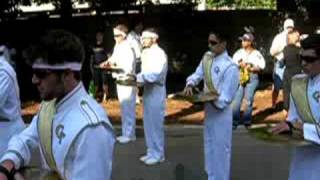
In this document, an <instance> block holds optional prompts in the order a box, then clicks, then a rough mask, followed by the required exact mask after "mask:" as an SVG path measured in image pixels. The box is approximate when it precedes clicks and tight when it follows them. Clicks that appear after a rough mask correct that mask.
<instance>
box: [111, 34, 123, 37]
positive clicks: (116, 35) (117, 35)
mask: <svg viewBox="0 0 320 180" xmlns="http://www.w3.org/2000/svg"><path fill="white" fill-rule="evenodd" d="M120 36H122V35H121V34H115V35H113V37H120Z"/></svg>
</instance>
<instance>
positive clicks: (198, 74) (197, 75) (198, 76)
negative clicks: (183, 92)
mask: <svg viewBox="0 0 320 180" xmlns="http://www.w3.org/2000/svg"><path fill="white" fill-rule="evenodd" d="M203 76H204V72H203V66H202V61H201V62H200V64H199V65H198V67H197V69H196V71H195V72H194V73H193V74H191V75H190V76H189V77H188V78H187V83H186V86H196V85H198V84H199V83H200V81H201V80H203Z"/></svg>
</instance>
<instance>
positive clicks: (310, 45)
mask: <svg viewBox="0 0 320 180" xmlns="http://www.w3.org/2000/svg"><path fill="white" fill-rule="evenodd" d="M301 46H302V48H303V49H314V50H315V51H316V54H317V56H318V57H320V34H310V35H309V36H308V37H307V38H306V39H304V40H303V41H301Z"/></svg>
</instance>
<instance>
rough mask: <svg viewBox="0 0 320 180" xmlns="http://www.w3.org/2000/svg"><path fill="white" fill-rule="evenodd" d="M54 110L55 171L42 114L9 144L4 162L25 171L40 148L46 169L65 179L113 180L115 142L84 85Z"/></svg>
mask: <svg viewBox="0 0 320 180" xmlns="http://www.w3.org/2000/svg"><path fill="white" fill-rule="evenodd" d="M41 108H42V106H41ZM55 108H56V113H55V114H54V116H53V119H52V132H51V133H52V136H51V137H52V138H51V141H52V144H51V145H52V146H51V153H52V157H53V161H54V163H55V167H56V169H52V168H49V167H50V166H49V163H48V162H49V161H48V156H46V155H45V154H44V151H46V150H45V148H44V144H43V143H41V142H42V141H41V138H42V137H41V136H40V135H39V134H40V133H41V128H39V121H40V118H39V116H40V115H39V113H38V114H37V115H36V116H35V117H34V118H33V120H32V122H31V124H30V125H29V126H28V127H27V128H26V129H25V130H24V131H23V132H22V133H20V134H19V135H16V136H14V137H13V138H12V139H11V140H10V142H9V145H8V150H7V151H6V153H5V154H4V156H3V157H2V158H1V162H3V161H5V160H12V161H13V162H14V164H15V168H16V169H18V168H20V167H23V166H25V165H27V164H29V163H30V160H31V154H32V151H33V149H35V148H37V147H38V148H39V149H40V153H41V157H42V158H41V159H42V162H43V166H44V168H47V169H50V170H54V171H56V172H57V173H58V174H59V175H60V177H61V178H62V179H67V180H88V179H92V180H110V178H111V170H112V157H113V147H114V143H115V138H114V133H113V128H112V125H111V123H110V122H109V119H108V117H107V114H106V112H105V110H104V109H103V108H102V107H101V106H100V105H99V104H98V103H97V102H96V101H95V100H94V99H92V97H90V96H89V95H88V94H87V92H86V90H85V89H84V87H83V85H82V83H81V82H80V83H79V84H78V85H77V86H76V87H75V88H74V89H73V90H72V91H71V92H69V93H68V94H67V95H66V96H65V97H64V98H63V99H61V100H60V101H59V102H57V103H56V104H55ZM40 112H41V110H40ZM48 141H49V140H48Z"/></svg>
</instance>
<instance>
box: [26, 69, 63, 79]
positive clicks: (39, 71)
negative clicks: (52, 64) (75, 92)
mask: <svg viewBox="0 0 320 180" xmlns="http://www.w3.org/2000/svg"><path fill="white" fill-rule="evenodd" d="M32 71H33V74H34V75H35V76H37V78H39V79H44V78H46V77H48V76H49V75H50V74H52V73H62V72H63V70H48V69H33V70H32Z"/></svg>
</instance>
